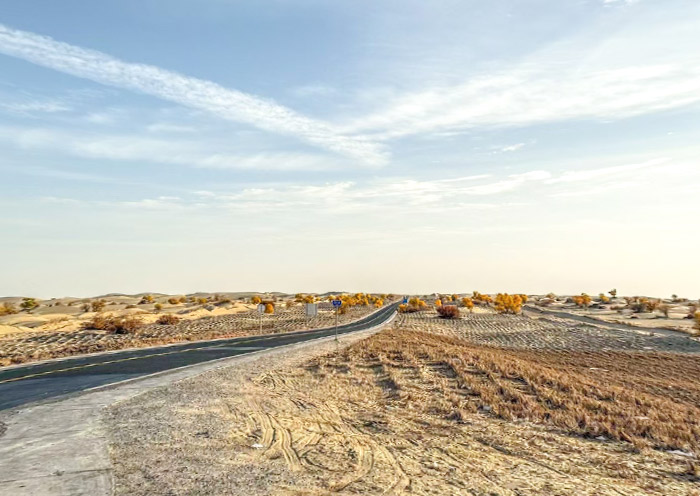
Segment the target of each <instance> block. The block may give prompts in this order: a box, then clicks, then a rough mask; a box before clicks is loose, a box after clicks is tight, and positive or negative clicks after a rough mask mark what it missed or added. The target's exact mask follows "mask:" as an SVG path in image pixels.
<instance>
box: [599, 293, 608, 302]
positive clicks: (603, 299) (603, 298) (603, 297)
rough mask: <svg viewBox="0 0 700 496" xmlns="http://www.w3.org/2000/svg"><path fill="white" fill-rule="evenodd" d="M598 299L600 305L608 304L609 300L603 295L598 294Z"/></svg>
mask: <svg viewBox="0 0 700 496" xmlns="http://www.w3.org/2000/svg"><path fill="white" fill-rule="evenodd" d="M598 299H599V300H600V302H601V303H610V298H608V297H607V296H605V295H604V294H603V293H600V294H599V295H598Z"/></svg>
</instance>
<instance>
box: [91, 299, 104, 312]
mask: <svg viewBox="0 0 700 496" xmlns="http://www.w3.org/2000/svg"><path fill="white" fill-rule="evenodd" d="M105 305H107V302H106V301H104V300H96V301H93V302H92V303H91V304H90V309H91V310H92V311H93V312H101V311H102V310H103V309H104V307H105Z"/></svg>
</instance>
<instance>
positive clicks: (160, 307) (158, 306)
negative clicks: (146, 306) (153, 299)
mask: <svg viewBox="0 0 700 496" xmlns="http://www.w3.org/2000/svg"><path fill="white" fill-rule="evenodd" d="M153 308H154V309H155V311H156V312H160V311H161V310H163V305H161V304H160V303H156V304H155V305H153Z"/></svg>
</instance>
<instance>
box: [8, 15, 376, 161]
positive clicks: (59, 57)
mask: <svg viewBox="0 0 700 496" xmlns="http://www.w3.org/2000/svg"><path fill="white" fill-rule="evenodd" d="M0 53H4V54H5V55H9V56H13V57H18V58H21V59H23V60H27V61H29V62H32V63H35V64H38V65H41V66H44V67H48V68H51V69H55V70H57V71H61V72H65V73H67V74H71V75H73V76H77V77H81V78H86V79H90V80H92V81H96V82H98V83H101V84H105V85H109V86H115V87H119V88H125V89H128V90H133V91H138V92H141V93H146V94H149V95H153V96H155V97H158V98H162V99H164V100H168V101H172V102H176V103H178V104H180V105H184V106H187V107H191V108H196V109H200V110H204V111H206V112H209V113H211V114H213V115H216V116H218V117H221V118H224V119H228V120H232V121H236V122H242V123H246V124H249V125H252V126H255V127H258V128H260V129H264V130H266V131H270V132H273V133H279V134H284V135H291V136H296V137H298V138H300V139H302V140H304V141H306V142H308V143H311V144H313V145H315V146H320V147H322V148H325V149H327V150H331V151H333V152H336V153H340V154H344V155H347V156H350V157H353V158H355V159H359V160H361V161H362V162H363V163H368V164H379V165H380V164H383V163H385V161H386V158H387V157H386V153H385V152H384V150H383V149H382V148H381V147H380V146H379V145H377V144H376V143H373V142H371V141H369V140H367V139H363V138H358V137H353V136H348V135H345V134H341V133H340V132H338V130H337V129H335V128H333V127H332V126H330V125H328V124H327V123H324V122H321V121H318V120H314V119H311V118H309V117H306V116H304V115H301V114H299V113H297V112H295V111H293V110H291V109H289V108H287V107H284V106H282V105H279V104H277V103H275V102H273V101H271V100H268V99H263V98H260V97H257V96H254V95H250V94H247V93H244V92H241V91H237V90H234V89H229V88H224V87H223V86H220V85H218V84H216V83H213V82H211V81H206V80H202V79H197V78H193V77H188V76H184V75H181V74H178V73H175V72H171V71H167V70H165V69H161V68H159V67H155V66H151V65H144V64H134V63H128V62H124V61H121V60H119V59H116V58H114V57H111V56H109V55H107V54H104V53H101V52H98V51H94V50H87V49H84V48H81V47H77V46H74V45H69V44H67V43H62V42H59V41H56V40H53V39H51V38H49V37H46V36H41V35H38V34H34V33H30V32H27V31H20V30H16V29H12V28H10V27H7V26H4V25H1V24H0Z"/></svg>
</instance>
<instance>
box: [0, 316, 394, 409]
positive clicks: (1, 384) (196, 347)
mask: <svg viewBox="0 0 700 496" xmlns="http://www.w3.org/2000/svg"><path fill="white" fill-rule="evenodd" d="M397 306H398V304H397V303H393V304H391V305H387V306H386V307H384V308H382V309H381V310H379V311H377V312H375V313H373V314H371V315H369V316H367V317H365V318H363V319H360V320H358V321H356V322H352V323H350V324H344V325H340V326H338V334H347V333H350V332H354V331H361V330H365V329H369V328H371V327H375V326H377V325H379V324H382V323H384V322H386V321H388V320H389V319H390V318H391V317H392V316H393V315H394V313H395V312H396V307H397ZM334 333H335V328H334V327H328V328H324V329H314V330H310V331H298V332H288V333H282V334H265V335H261V336H246V337H239V338H231V339H216V340H212V341H196V342H187V343H183V344H175V345H166V346H158V347H152V348H141V349H134V350H126V351H118V352H106V353H100V354H95V355H89V356H82V357H81V356H78V357H72V358H65V359H61V360H55V361H49V362H42V363H36V364H28V365H24V366H20V367H11V368H8V369H4V370H3V369H0V410H7V409H10V408H15V407H18V406H21V405H25V404H27V403H32V402H35V401H43V400H47V399H51V398H56V397H58V396H63V395H67V394H71V393H77V392H80V391H84V390H86V389H91V388H95V387H99V386H105V385H108V384H113V383H116V382H120V381H124V380H126V379H133V378H136V377H140V376H146V375H149V374H153V373H156V372H163V371H166V370H170V369H175V368H178V367H184V366H187V365H193V364H196V363H202V362H208V361H210V360H216V359H219V358H226V357H232V356H236V355H243V354H246V353H251V352H254V351H259V350H264V349H268V348H276V347H278V346H284V345H288V344H294V343H300V342H303V341H308V340H311V339H317V338H322V337H326V336H332V335H333V334H334Z"/></svg>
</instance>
